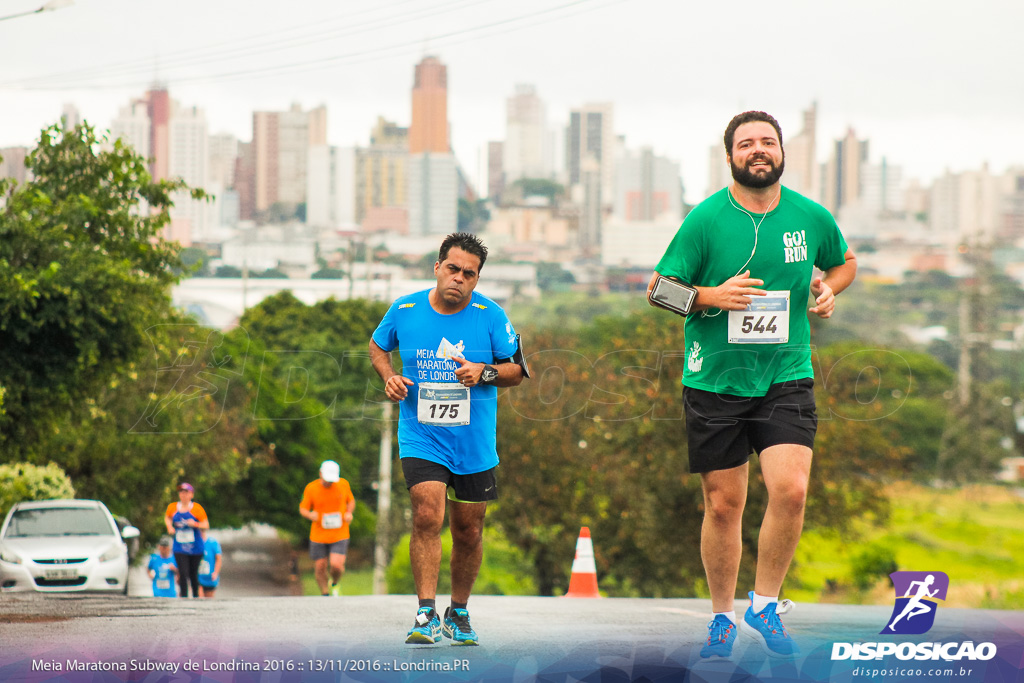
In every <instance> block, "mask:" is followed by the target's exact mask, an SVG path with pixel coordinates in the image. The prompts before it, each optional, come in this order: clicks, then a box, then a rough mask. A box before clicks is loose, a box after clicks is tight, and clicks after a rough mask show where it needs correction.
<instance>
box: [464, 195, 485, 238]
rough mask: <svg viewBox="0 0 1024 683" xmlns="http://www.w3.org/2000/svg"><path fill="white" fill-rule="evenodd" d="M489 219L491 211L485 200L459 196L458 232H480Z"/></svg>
mask: <svg viewBox="0 0 1024 683" xmlns="http://www.w3.org/2000/svg"><path fill="white" fill-rule="evenodd" d="M490 219H491V212H490V211H488V209H487V201H486V200H484V199H477V200H475V201H470V200H468V199H462V198H461V197H460V198H459V221H458V225H459V232H480V231H482V230H483V229H484V226H486V225H487V221H489V220H490Z"/></svg>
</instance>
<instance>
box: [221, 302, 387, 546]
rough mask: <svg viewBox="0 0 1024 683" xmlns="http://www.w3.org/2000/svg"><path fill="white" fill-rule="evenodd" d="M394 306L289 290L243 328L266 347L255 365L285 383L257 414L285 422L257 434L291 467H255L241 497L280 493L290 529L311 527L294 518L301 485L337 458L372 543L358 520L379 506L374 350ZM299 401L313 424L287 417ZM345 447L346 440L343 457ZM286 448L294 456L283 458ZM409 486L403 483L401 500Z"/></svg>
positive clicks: (264, 397) (263, 422)
mask: <svg viewBox="0 0 1024 683" xmlns="http://www.w3.org/2000/svg"><path fill="white" fill-rule="evenodd" d="M386 310H387V307H386V305H385V304H381V303H374V302H368V301H365V300H362V299H353V300H349V301H337V300H334V299H328V300H326V301H321V302H318V303H316V304H313V305H311V306H307V305H306V304H304V303H302V302H301V301H299V300H298V299H297V298H295V296H294V295H293V294H292V293H291V292H289V291H285V292H281V293H279V294H276V295H274V296H271V297H267V298H266V299H264V300H263V301H261V302H260V303H259V304H258V305H256V306H254V307H252V308H250V309H249V310H247V311H246V313H245V315H244V316H243V318H242V320H241V321H240V328H239V330H243V329H244V330H245V331H246V332H247V333H248V334H249V335H251V338H252V340H253V344H254V347H258V348H260V349H261V351H260V352H259V358H258V359H257V360H258V363H259V364H260V365H261V368H262V372H261V374H260V376H261V377H262V378H264V379H265V380H273V383H274V386H277V387H279V388H278V390H277V391H278V393H276V394H275V393H269V394H264V393H263V390H261V393H260V396H259V400H258V401H257V406H256V409H257V411H258V414H260V415H262V414H263V411H266V415H267V416H268V417H269V416H273V415H277V416H278V417H276V418H273V419H263V418H262V417H261V418H260V419H259V422H258V425H259V431H260V435H261V438H262V439H263V441H265V442H266V443H268V444H270V443H273V444H275V450H274V457H275V461H276V462H278V463H280V464H281V465H282V466H283V465H285V464H286V459H287V463H288V468H287V471H284V470H283V468H281V467H277V468H275V467H267V468H263V466H258V467H254V468H253V471H252V473H251V476H250V478H249V479H250V480H249V483H247V484H246V486H247V487H248V489H246V490H247V491H248V493H246V494H245V495H244V496H243V498H244V497H250V500H259V501H263V500H265V499H266V498H268V497H269V496H270V495H271V491H273V492H275V493H274V495H275V496H276V498H277V499H278V500H282V501H284V503H283V506H282V508H281V510H280V515H279V518H280V520H282V523H286V521H287V523H289V524H291V525H292V527H290V528H296V527H295V525H307V526H306V527H304V528H305V529H306V530H307V531H308V523H307V522H306V521H305V520H303V519H302V518H301V517H299V515H298V513H297V512H296V509H297V508H298V504H299V498H300V497H301V494H302V487H303V486H305V484H306V483H308V482H309V481H311V480H312V479H314V478H315V477H316V472H317V470H318V465H319V463H320V461H322V460H325V459H328V458H331V457H332V454H333V455H336V456H337V457H335V458H334V459H338V458H341V459H340V460H339V463H341V465H342V473H343V474H342V476H344V477H345V478H346V479H348V480H349V482H350V483H351V484H352V489H353V492H354V493H355V495H356V498H357V500H358V501H359V502H360V503H361V505H359V506H357V525H356V528H354V529H353V540H352V544H353V546H354V547H356V548H359V549H362V550H366V549H368V548H369V547H370V546H371V545H372V537H373V523H372V520H373V517H372V515H370V516H369V517H366V518H363V519H365V520H366V525H367V526H366V527H364V528H359V526H358V523H361V522H360V521H359V520H360V517H359V515H362V514H365V513H366V512H370V511H372V510H374V509H375V507H376V494H375V492H374V491H373V487H374V486H375V485H376V482H377V470H378V466H379V456H378V451H379V443H380V427H381V423H380V406H379V403H380V402H381V401H383V400H386V399H385V398H384V397H383V392H382V391H380V390H379V389H378V388H377V385H378V384H379V380H378V378H377V375H376V373H375V372H374V371H373V368H372V366H371V365H370V362H369V354H368V351H367V345H368V343H369V340H370V335H371V334H372V333H373V330H374V329H376V326H377V324H378V323H379V322H380V319H381V318H382V317H383V316H384V313H385V311H386ZM238 333H240V332H238ZM232 334H235V332H233V333H232ZM229 336H230V335H229ZM300 404H304V405H306V406H307V408H308V410H309V413H308V414H309V415H314V416H316V417H315V419H314V418H307V419H305V420H302V421H298V420H295V419H282V417H284V416H286V415H287V414H288V411H289V410H292V409H293V408H294V407H295V406H298V405H300ZM299 429H302V430H305V431H306V432H307V433H308V435H307V439H306V443H305V445H303V444H302V443H300V442H298V441H297V436H296V434H294V433H293V431H294V430H299ZM337 444H344V446H343V447H341V449H340V451H339V447H338V445H337ZM283 448H289V449H291V451H294V452H288V453H285V454H283V453H282V449H283ZM396 479H399V480H400V479H401V477H397V478H396ZM275 487H276V488H275ZM285 488H287V490H288V493H287V494H286V493H284V489H285ZM402 490H403V489H402V488H400V484H399V483H398V482H397V481H396V482H395V492H396V498H397V494H398V493H400V492H401V491H402ZM264 494H266V495H264ZM240 504H241V503H240ZM276 504H277V502H275V503H274V505H276ZM398 510H400V506H396V514H398ZM399 516H400V515H399ZM275 519H277V518H275ZM302 534H303V535H304V534H305V531H302Z"/></svg>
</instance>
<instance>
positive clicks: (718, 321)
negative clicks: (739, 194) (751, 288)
mask: <svg viewBox="0 0 1024 683" xmlns="http://www.w3.org/2000/svg"><path fill="white" fill-rule="evenodd" d="M738 207H739V203H737V202H735V199H733V198H732V196H731V195H730V194H729V188H725V189H723V190H721V191H720V192H716V193H715V194H713V195H711V196H710V197H708V198H707V199H706V200H704V201H703V202H701V203H700V204H699V205H698V206H697V207H696V208H694V209H693V211H691V212H690V213H689V214H688V215H687V216H686V220H684V221H683V225H682V227H680V228H679V231H678V232H677V233H676V236H675V237H674V238H673V239H672V243H671V244H670V245H669V247H668V250H667V251H666V252H665V255H664V256H662V258H661V262H659V263H658V268H657V271H658V272H659V273H660V274H662V275H664V276H666V277H675V278H678V279H680V280H682V281H683V282H686V283H688V284H691V285H695V286H700V287H717V286H718V285H720V284H722V283H723V282H725V281H726V280H728V279H729V278H731V277H734V276H735V275H738V274H739V273H742V272H743V271H745V270H748V269H749V270H750V277H752V278H757V279H759V280H764V286H763V287H759V289H763V290H768V291H770V292H772V294H771V295H770V296H769V297H767V298H764V299H762V297H757V296H755V297H752V298H753V300H754V303H752V304H751V305H750V306H749V307H748V309H749V310H746V311H722V310H719V309H717V308H710V309H707V310H705V311H697V312H694V313H691V314H690V315H688V316H687V318H686V326H685V334H686V369H685V371H684V372H683V384H684V385H685V386H688V387H693V388H696V389H704V390H706V391H714V392H716V393H721V394H733V395H735V396H764V395H765V394H766V393H767V392H768V388H769V387H770V386H771V385H772V384H777V383H779V382H786V381H790V380H794V379H800V378H804V377H814V369H813V367H812V366H811V347H810V343H811V328H810V323H809V322H808V319H807V308H808V306H809V305H810V304H808V301H809V299H810V286H811V276H812V274H813V268H812V266H817V267H818V268H819V269H821V270H823V271H824V270H828V269H829V268H833V267H835V266H838V265H842V264H843V263H845V262H846V258H845V254H846V249H847V246H846V240H844V239H843V236H842V234H841V233H840V232H839V226H837V225H836V222H835V219H834V218H832V215H831V214H830V213H829V212H828V211H827V210H826V209H825V208H824V207H823V206H821V205H820V204H817V203H815V202H813V201H811V200H810V199H807V198H806V197H804V196H802V195H800V194H799V193H797V192H794V191H792V190H790V189H787V188H782V194H781V196H780V197H779V203H778V206H777V207H776V208H774V209H772V210H771V211H770V212H768V214H767V215H765V214H758V213H750V212H745V210H741V208H738ZM762 218H763V220H762ZM755 224H759V225H758V228H757V248H756V250H755V245H754V234H755V230H754V226H755ZM752 251H753V252H754V254H753V256H751V252H752ZM748 257H749V258H750V261H749V263H747V265H745V266H744V265H743V264H744V263H746V262H747V259H748ZM787 292H788V302H787V301H786V293H787ZM786 313H788V325H786V324H785V319H786Z"/></svg>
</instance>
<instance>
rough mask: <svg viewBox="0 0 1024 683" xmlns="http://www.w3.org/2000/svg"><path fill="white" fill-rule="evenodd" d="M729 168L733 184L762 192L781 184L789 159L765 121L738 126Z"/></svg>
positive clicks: (775, 133) (773, 131) (773, 129)
mask: <svg viewBox="0 0 1024 683" xmlns="http://www.w3.org/2000/svg"><path fill="white" fill-rule="evenodd" d="M729 167H730V168H731V169H732V177H733V180H735V181H736V182H737V183H739V184H740V185H744V186H746V187H750V188H754V189H762V188H765V187H770V186H771V185H774V184H775V183H777V182H779V178H781V177H782V172H783V171H784V170H785V168H786V157H785V153H784V152H783V150H782V145H781V144H780V143H779V136H778V133H777V132H776V131H775V128H774V127H772V125H771V124H769V123H766V122H764V121H751V122H748V123H744V124H742V125H741V126H739V127H738V128H737V129H736V133H735V137H734V141H733V149H732V154H730V155H729Z"/></svg>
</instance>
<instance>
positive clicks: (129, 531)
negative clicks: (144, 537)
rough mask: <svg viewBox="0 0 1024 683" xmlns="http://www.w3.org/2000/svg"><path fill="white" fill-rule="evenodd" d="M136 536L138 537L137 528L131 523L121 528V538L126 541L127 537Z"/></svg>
mask: <svg viewBox="0 0 1024 683" xmlns="http://www.w3.org/2000/svg"><path fill="white" fill-rule="evenodd" d="M138 537H139V530H138V529H136V528H135V527H133V526H131V525H128V526H126V527H125V528H123V529H121V538H123V539H124V540H126V541H127V540H129V539H132V538H138Z"/></svg>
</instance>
